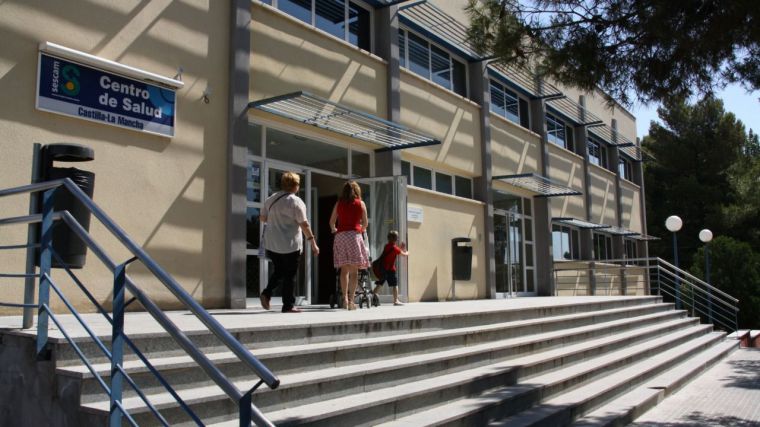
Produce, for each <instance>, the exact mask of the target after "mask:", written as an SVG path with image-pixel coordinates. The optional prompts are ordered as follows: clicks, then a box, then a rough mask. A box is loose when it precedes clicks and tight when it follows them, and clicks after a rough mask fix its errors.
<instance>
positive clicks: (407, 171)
mask: <svg viewBox="0 0 760 427" xmlns="http://www.w3.org/2000/svg"><path fill="white" fill-rule="evenodd" d="M401 175H404V176H405V177H406V184H407V185H412V166H411V165H410V164H409V162H404V161H402V162H401Z"/></svg>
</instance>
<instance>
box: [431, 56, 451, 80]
mask: <svg viewBox="0 0 760 427" xmlns="http://www.w3.org/2000/svg"><path fill="white" fill-rule="evenodd" d="M430 58H431V59H430V65H431V67H432V77H431V78H432V80H433V82H434V83H437V84H439V85H441V86H443V87H445V88H446V89H451V62H450V59H449V54H448V53H446V51H445V50H443V49H440V48H437V47H435V46H431V48H430Z"/></svg>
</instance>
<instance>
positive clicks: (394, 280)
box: [385, 271, 398, 286]
mask: <svg viewBox="0 0 760 427" xmlns="http://www.w3.org/2000/svg"><path fill="white" fill-rule="evenodd" d="M385 281H387V282H388V286H398V277H396V272H395V271H386V272H385Z"/></svg>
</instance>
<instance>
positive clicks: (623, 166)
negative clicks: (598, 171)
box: [618, 154, 633, 181]
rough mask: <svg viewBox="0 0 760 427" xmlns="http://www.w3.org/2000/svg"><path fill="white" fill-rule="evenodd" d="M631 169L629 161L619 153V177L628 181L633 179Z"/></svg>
mask: <svg viewBox="0 0 760 427" xmlns="http://www.w3.org/2000/svg"><path fill="white" fill-rule="evenodd" d="M632 172H633V171H632V170H631V161H630V160H628V159H626V158H625V157H623V155H622V154H621V155H620V160H619V162H618V173H619V174H620V177H621V178H623V179H627V180H628V181H632V180H633V173H632Z"/></svg>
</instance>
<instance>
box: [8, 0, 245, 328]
mask: <svg viewBox="0 0 760 427" xmlns="http://www.w3.org/2000/svg"><path fill="white" fill-rule="evenodd" d="M229 14H230V11H229V4H228V3H227V2H219V1H213V2H209V1H204V0H184V1H169V0H157V1H151V2H137V1H122V2H107V1H94V2H87V3H86V4H81V5H79V6H77V7H72V4H71V2H52V1H26V0H23V1H22V0H9V1H5V2H2V3H0V40H2V49H0V93H2V94H3V98H4V99H5V100H6V101H5V102H3V103H0V135H2V139H0V187H3V188H7V187H12V186H17V185H22V184H27V183H29V178H30V170H31V155H32V144H33V143H35V142H37V143H42V144H47V143H53V142H74V143H79V144H84V145H87V146H90V147H92V148H93V149H94V150H95V161H94V162H90V163H87V164H83V165H81V167H82V168H83V169H89V170H92V171H94V172H95V173H96V174H97V178H96V184H95V194H94V199H95V201H96V202H97V203H98V204H100V205H101V206H102V207H103V208H104V209H105V210H106V211H107V212H108V213H109V215H111V217H112V218H113V219H114V220H115V221H116V222H117V223H119V224H120V225H121V227H122V228H123V229H124V230H125V231H126V232H127V233H128V234H129V235H130V236H132V237H133V238H134V240H135V241H136V242H137V243H139V244H140V245H143V246H144V247H145V249H146V250H147V251H148V253H150V254H151V255H152V256H153V257H155V259H156V260H157V261H158V262H159V263H160V264H161V265H162V266H164V267H165V268H166V269H167V270H168V271H169V272H170V273H171V274H172V275H173V276H174V277H175V278H176V279H177V280H178V281H179V282H180V284H181V285H182V286H184V287H185V289H186V290H187V291H189V292H190V293H192V295H193V296H194V297H195V298H197V299H198V300H200V301H203V304H204V305H205V306H208V307H215V306H220V305H221V304H222V302H223V300H224V278H225V272H224V251H225V248H224V209H225V208H224V207H225V199H226V184H225V176H226V172H225V171H226V165H227V158H226V148H225V141H226V138H227V99H226V93H227V85H228V70H227V63H228V54H229V50H228V44H229V42H228V39H229V37H228V34H229V30H228V28H229V22H228V21H229ZM42 41H50V42H53V43H58V44H61V45H64V46H66V47H70V48H73V49H77V50H81V51H83V52H87V53H90V54H93V55H97V56H100V57H103V58H105V59H110V60H114V61H117V62H120V63H122V64H125V65H129V66H132V67H136V68H141V69H144V70H146V71H150V72H153V73H157V74H160V75H164V76H168V77H173V76H174V75H175V74H176V73H177V68H178V67H182V68H183V69H184V70H185V71H184V74H183V75H182V80H183V81H184V82H185V87H184V88H183V89H181V90H179V91H178V92H177V102H178V107H177V110H178V118H177V121H176V136H175V137H174V138H171V139H170V138H163V137H158V136H151V135H146V134H142V133H138V132H135V131H130V130H126V129H121V128H115V127H110V126H107V125H103V124H97V123H92V122H87V121H83V120H79V119H76V118H70V117H63V116H59V115H55V114H51V113H47V112H42V111H38V110H36V109H35V108H34V103H35V98H34V96H35V87H36V75H37V62H38V59H37V46H38V44H39V43H40V42H42ZM207 87H208V88H211V89H212V91H213V95H212V97H211V100H210V103H208V104H206V103H204V102H203V100H202V94H203V91H204V90H205V89H206V88H207ZM27 206H28V205H27V201H26V200H25V199H21V200H19V199H16V200H0V216H2V217H4V216H10V215H15V214H18V213H25V212H26V209H27ZM190 213H192V214H190ZM21 228H23V227H21ZM91 232H92V233H93V234H94V236H95V238H96V239H97V240H99V241H101V243H102V244H103V245H104V246H105V248H106V250H107V251H108V252H109V254H110V255H111V256H112V257H114V258H115V259H116V260H118V261H125V260H126V258H127V254H126V252H125V251H123V250H120V249H119V248H120V245H119V244H118V243H117V242H115V240H114V239H110V238H109V237H108V235H107V233H106V232H105V231H104V230H103V228H102V227H100V226H98V225H93V226H92V228H91ZM0 233H1V234H0V239H1V240H2V241H3V242H7V243H11V242H13V243H20V242H23V241H24V240H25V237H26V230H25V229H24V230H23V231H18V230H16V231H13V232H11V231H8V230H7V229H6V228H3V229H2V230H0ZM19 260H21V261H23V255H21V254H16V256H5V255H3V256H2V257H0V271H4V272H9V271H15V272H18V271H19V270H23V264H19ZM96 265H99V264H98V263H97V262H96V260H95V258H94V257H93V256H91V255H89V256H88V265H87V267H86V268H85V269H84V270H83V271H82V272H81V278H82V279H83V280H84V281H85V283H87V284H88V285H89V286H90V289H92V291H93V293H94V294H95V296H96V297H97V298H98V299H100V300H106V299H108V298H110V288H111V281H112V279H111V278H110V275H109V274H108V273H107V272H106V271H105V269H104V268H98V267H96ZM130 274H131V275H132V276H133V277H135V278H136V279H137V281H138V283H142V284H143V286H144V288H145V289H146V290H149V291H150V293H151V295H152V296H153V297H154V299H155V300H156V301H157V302H158V303H159V304H161V305H163V306H165V307H173V306H175V304H174V301H175V299H174V297H173V296H170V294H169V293H168V291H166V290H164V289H163V287H162V285H159V284H157V283H155V282H154V281H152V280H141V279H143V278H144V277H145V275H144V274H141V267H140V266H139V265H134V266H133V267H130ZM54 278H55V279H56V280H58V281H59V282H60V284H61V285H62V286H63V287H64V288H66V289H70V288H71V285H70V282H69V281H66V280H64V278H63V275H61V274H55V276H54ZM15 280H16V281H18V282H19V283H20V284H19V285H11V284H10V283H9V284H5V282H3V284H2V286H3V288H4V289H3V299H6V300H13V301H16V302H21V301H20V300H21V289H22V288H23V286H22V284H21V283H22V282H23V281H19V280H18V279H15ZM10 289H18V292H15V291H12V290H10ZM67 295H69V296H70V297H71V298H72V299H73V300H74V301H75V302H76V303H81V302H82V300H83V299H82V297H81V294H80V293H78V292H72V291H70V290H69V291H68V292H67ZM80 305H82V307H83V309H85V308H89V305H87V304H80ZM55 306H56V307H58V308H60V304H58V303H57V302H56V303H55ZM10 312H12V313H17V311H15V310H12V311H10ZM0 313H2V314H6V313H9V311H8V310H0Z"/></svg>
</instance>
